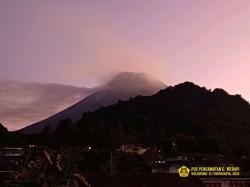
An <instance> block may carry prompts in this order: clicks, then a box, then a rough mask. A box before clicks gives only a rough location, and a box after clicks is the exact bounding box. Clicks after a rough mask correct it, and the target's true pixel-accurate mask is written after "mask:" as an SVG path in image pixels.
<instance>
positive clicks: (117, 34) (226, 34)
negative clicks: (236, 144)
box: [0, 0, 250, 101]
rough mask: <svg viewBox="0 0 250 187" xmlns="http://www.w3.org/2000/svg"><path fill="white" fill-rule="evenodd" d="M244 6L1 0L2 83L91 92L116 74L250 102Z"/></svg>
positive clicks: (231, 1)
mask: <svg viewBox="0 0 250 187" xmlns="http://www.w3.org/2000/svg"><path fill="white" fill-rule="evenodd" d="M249 7H250V1H248V0H239V1H235V0H221V1H209V0H204V1H199V0H188V1H182V0H171V1H170V0H168V1H167V0H158V1H157V0H156V1H149V0H148V1H147V0H128V1H117V0H109V1H100V0H99V1H97V0H93V1H79V0H72V1H66V0H61V1H59V0H54V1H47V0H38V1H33V0H23V1H10V0H2V1H0V30H1V32H0V41H1V42H0V79H14V80H20V81H28V82H44V83H47V82H56V83H63V84H70V85H77V86H87V87H90V86H94V85H97V84H99V83H100V82H102V81H103V80H105V79H107V78H109V77H110V76H111V75H113V74H114V73H116V72H118V71H134V72H146V73H149V74H152V75H153V76H155V77H157V78H158V79H160V80H162V81H163V82H165V83H166V84H167V85H175V84H178V83H181V82H184V81H192V82H194V83H196V84H199V85H200V86H206V87H207V88H211V89H214V88H216V87H219V88H223V89H225V90H227V91H228V92H229V93H230V94H236V93H238V94H241V95H242V96H243V97H244V98H245V99H246V100H248V101H249V100H250V86H249V81H250V74H249V72H248V70H250V63H249V61H250V52H249V49H250V24H249V20H250V11H249Z"/></svg>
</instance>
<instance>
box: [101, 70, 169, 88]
mask: <svg viewBox="0 0 250 187" xmlns="http://www.w3.org/2000/svg"><path fill="white" fill-rule="evenodd" d="M146 85H147V86H154V87H159V88H164V87H166V85H165V84H164V83H163V82H161V81H159V80H157V79H156V78H154V77H152V76H150V75H148V74H146V73H135V72H120V73H118V74H116V75H115V76H114V77H113V78H112V79H111V80H110V81H108V83H107V84H106V85H105V87H116V88H128V87H129V88H131V87H133V88H135V87H138V88H141V87H145V86H146Z"/></svg>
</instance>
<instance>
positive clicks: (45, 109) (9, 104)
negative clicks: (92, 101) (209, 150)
mask: <svg viewBox="0 0 250 187" xmlns="http://www.w3.org/2000/svg"><path fill="white" fill-rule="evenodd" d="M89 91H90V90H88V89H84V88H78V87H72V86H65V85H59V84H38V83H21V82H16V81H0V106H1V107H0V122H1V123H3V124H4V125H5V126H7V127H8V129H9V130H15V129H19V128H21V127H24V126H26V125H28V124H32V123H34V122H37V121H40V120H42V119H45V118H47V117H49V116H51V115H52V114H55V113H57V112H59V111H61V110H63V109H65V108H67V107H69V106H70V105H72V104H74V103H75V102H77V101H79V100H80V99H82V98H84V97H86V96H87V95H88V93H89Z"/></svg>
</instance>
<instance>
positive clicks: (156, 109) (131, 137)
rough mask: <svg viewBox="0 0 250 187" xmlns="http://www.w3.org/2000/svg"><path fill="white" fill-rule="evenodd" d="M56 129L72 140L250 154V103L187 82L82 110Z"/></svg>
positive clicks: (63, 139)
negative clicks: (74, 119)
mask: <svg viewBox="0 0 250 187" xmlns="http://www.w3.org/2000/svg"><path fill="white" fill-rule="evenodd" d="M55 134H56V136H55V137H61V139H62V140H61V141H64V142H65V143H73V144H74V143H84V144H94V145H96V146H107V147H118V146H119V145H121V144H124V143H143V144H147V145H150V144H155V145H159V146H161V147H165V149H166V151H171V146H172V143H173V142H175V143H176V151H177V152H204V153H211V154H213V153H217V154H226V155H231V156H233V155H234V156H242V155H248V156H249V155H250V150H249V147H250V138H249V134H250V105H249V103H248V102H246V101H245V100H244V99H242V97H241V96H240V95H229V94H228V93H227V92H226V91H224V90H222V89H215V90H213V91H210V90H207V89H206V88H202V87H199V86H197V85H195V84H193V83H190V82H185V83H182V84H179V85H177V86H174V87H168V88H167V89H165V90H162V91H160V92H159V93H157V94H155V95H153V96H147V97H142V96H139V97H136V98H134V99H130V100H129V101H120V102H119V103H117V104H115V105H113V106H110V107H105V108H103V107H102V108H100V109H99V110H97V111H95V112H89V113H84V114H83V116H82V118H81V120H80V121H79V122H78V123H76V124H75V125H73V124H72V123H71V122H70V121H69V120H68V121H67V120H65V121H62V122H61V125H60V126H59V127H58V129H57V131H56V133H55ZM63 134H64V135H66V136H64V137H62V136H63Z"/></svg>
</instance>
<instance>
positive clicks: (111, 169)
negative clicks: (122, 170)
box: [110, 151, 113, 176]
mask: <svg viewBox="0 0 250 187" xmlns="http://www.w3.org/2000/svg"><path fill="white" fill-rule="evenodd" d="M110 175H111V176H113V153H112V151H111V152H110Z"/></svg>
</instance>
